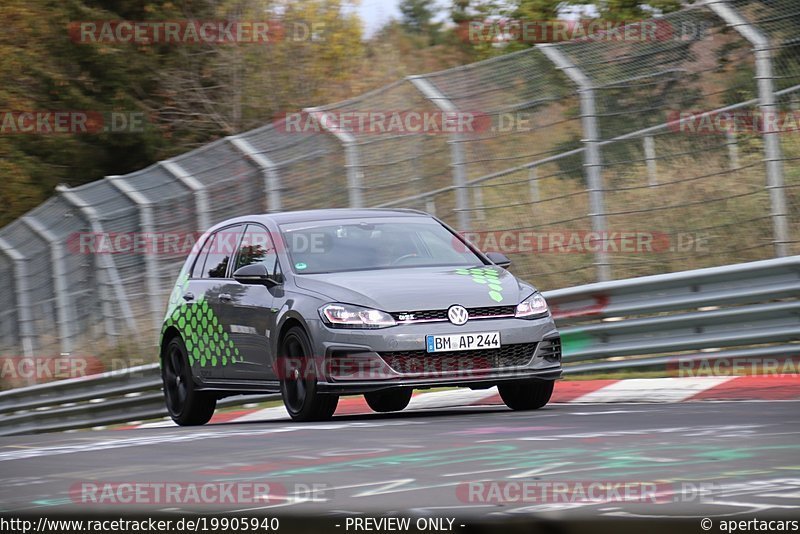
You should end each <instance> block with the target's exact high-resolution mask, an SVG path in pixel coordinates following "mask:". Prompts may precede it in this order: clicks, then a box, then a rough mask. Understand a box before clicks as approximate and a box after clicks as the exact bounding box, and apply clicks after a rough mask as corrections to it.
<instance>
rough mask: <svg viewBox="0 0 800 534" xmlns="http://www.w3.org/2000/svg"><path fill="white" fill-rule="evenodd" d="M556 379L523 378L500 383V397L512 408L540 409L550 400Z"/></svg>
mask: <svg viewBox="0 0 800 534" xmlns="http://www.w3.org/2000/svg"><path fill="white" fill-rule="evenodd" d="M554 384H555V381H554V380H521V381H518V382H510V383H508V384H500V385H498V386H497V389H498V390H499V391H500V398H501V399H503V402H504V403H505V404H506V406H508V407H509V408H511V409H512V410H538V409H539V408H541V407H542V406H544V405H545V404H547V403H548V402H549V401H550V396H551V395H552V394H553V385H554Z"/></svg>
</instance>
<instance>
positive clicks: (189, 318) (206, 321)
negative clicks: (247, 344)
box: [162, 273, 242, 367]
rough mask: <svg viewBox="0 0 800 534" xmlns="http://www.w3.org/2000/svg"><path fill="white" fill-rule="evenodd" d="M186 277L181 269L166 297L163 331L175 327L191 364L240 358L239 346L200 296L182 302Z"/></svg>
mask: <svg viewBox="0 0 800 534" xmlns="http://www.w3.org/2000/svg"><path fill="white" fill-rule="evenodd" d="M188 278H189V277H188V276H187V275H186V274H184V273H182V274H181V276H179V277H178V281H177V283H176V284H175V289H173V291H172V295H171V296H170V299H169V308H168V311H167V317H166V320H165V321H164V331H166V329H167V328H168V327H170V326H174V327H175V328H177V329H178V331H179V332H180V334H181V337H182V338H183V342H184V343H185V344H186V350H187V351H188V353H189V363H190V364H191V365H195V364H199V365H200V366H201V367H206V366H216V365H228V364H233V363H237V362H240V361H242V358H241V357H240V355H239V349H237V348H236V346H234V344H233V340H232V339H231V337H230V335H229V334H228V332H226V331H225V329H224V328H222V323H221V322H220V320H219V318H218V317H217V315H216V314H215V313H214V310H212V309H211V306H209V305H208V302H207V301H206V300H205V299H204V298H203V297H202V296H201V297H200V299H199V300H198V301H197V302H196V303H195V304H188V303H186V302H182V296H183V294H184V292H185V291H186V289H187V286H188V284H189V280H188ZM162 335H163V332H162Z"/></svg>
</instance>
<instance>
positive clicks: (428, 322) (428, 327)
mask: <svg viewBox="0 0 800 534" xmlns="http://www.w3.org/2000/svg"><path fill="white" fill-rule="evenodd" d="M509 265H510V261H509V260H508V258H507V257H506V256H504V255H502V254H499V253H496V252H489V253H487V254H484V253H482V252H481V251H480V250H477V249H476V248H475V247H474V246H473V245H472V244H471V243H469V242H468V241H466V240H464V239H463V238H462V237H461V236H460V235H459V234H458V233H457V232H456V231H455V230H453V229H452V228H450V227H448V226H447V225H446V224H444V223H443V222H442V221H440V220H438V219H437V218H435V217H433V216H431V215H428V214H427V213H423V212H419V211H414V210H376V209H359V210H357V209H336V210H313V211H295V212H284V213H272V214H263V215H252V216H245V217H237V218H234V219H230V220H227V221H225V222H222V223H220V224H218V225H216V226H214V227H213V228H211V229H210V230H209V231H207V232H206V233H205V234H203V236H202V237H201V238H200V239H199V240H198V242H197V245H196V246H195V247H194V250H193V251H192V253H191V254H190V255H189V257H188V258H187V259H186V261H185V263H184V265H183V268H182V270H181V273H180V275H179V278H178V281H177V283H176V284H175V287H174V289H173V291H172V294H171V296H170V300H169V304H168V308H167V314H166V317H165V320H164V324H163V328H162V332H161V344H160V347H161V349H160V352H161V354H160V357H161V369H162V378H163V382H164V396H165V401H166V405H167V408H168V410H169V413H170V415H171V417H172V419H173V420H174V421H175V422H176V423H178V424H180V425H201V424H204V423H206V422H208V420H209V419H210V418H211V416H212V415H213V413H214V410H215V408H216V403H217V401H218V400H219V399H221V398H223V397H226V396H231V395H239V394H264V393H277V392H280V393H281V396H282V398H283V402H284V404H285V406H286V410H287V411H288V412H289V415H290V416H291V417H292V418H293V419H295V420H298V421H319V420H324V419H328V418H330V417H331V416H332V415H333V413H334V411H335V410H336V405H337V403H338V400H339V397H340V396H341V395H353V394H363V395H364V397H365V398H366V402H367V404H368V405H369V407H370V408H371V409H373V410H374V411H376V412H391V411H397V410H402V409H403V408H405V407H406V406H407V405H408V403H409V401H410V399H411V394H412V391H413V390H414V389H427V388H432V387H443V386H444V387H453V386H463V387H469V388H473V389H485V388H490V387H493V386H497V388H498V390H499V392H500V396H501V398H502V399H503V402H505V404H506V405H507V406H508V407H510V408H512V409H514V410H533V409H537V408H541V407H542V406H544V405H545V404H547V402H548V401H549V400H550V395H551V393H552V391H553V384H554V381H555V380H556V379H557V378H559V377H560V376H561V342H560V338H559V335H558V332H557V330H556V327H555V324H554V322H553V318H552V316H551V314H550V310H549V309H548V307H547V303H546V302H545V299H544V298H543V297H542V295H541V294H540V293H539V292H538V291H537V290H536V288H535V287H533V286H532V285H530V284H528V283H526V282H523V281H521V280H519V279H517V278H516V277H515V276H514V275H512V274H511V273H510V272H508V271H507V270H506V268H507V267H508V266H509Z"/></svg>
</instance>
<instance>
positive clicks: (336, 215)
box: [215, 208, 431, 228]
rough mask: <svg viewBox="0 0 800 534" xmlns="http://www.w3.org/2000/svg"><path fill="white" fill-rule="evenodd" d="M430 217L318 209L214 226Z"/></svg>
mask: <svg viewBox="0 0 800 534" xmlns="http://www.w3.org/2000/svg"><path fill="white" fill-rule="evenodd" d="M430 216H431V215H429V214H427V213H425V212H424V211H418V210H412V209H378V208H337V209H319V210H299V211H282V212H278V213H260V214H253V215H244V216H241V217H236V218H233V219H228V220H226V221H225V222H223V223H220V224H218V225H216V226H215V228H216V227H219V226H227V225H229V224H234V223H237V222H245V221H254V222H258V221H262V222H264V221H266V220H271V221H273V222H275V223H277V224H287V223H298V222H312V221H329V220H336V219H359V218H362V217H364V218H367V217H368V218H376V217H430Z"/></svg>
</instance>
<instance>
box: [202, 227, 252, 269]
mask: <svg viewBox="0 0 800 534" xmlns="http://www.w3.org/2000/svg"><path fill="white" fill-rule="evenodd" d="M243 230H244V225H243V224H240V225H236V226H231V227H229V228H223V229H222V230H219V231H218V232H217V233H215V234H214V238H213V240H212V241H211V243H210V247H209V250H208V255H207V256H206V261H205V265H204V267H203V276H202V277H203V278H225V276H226V273H227V270H228V263H230V260H231V257H232V256H233V253H234V252H235V251H236V246H237V245H238V244H239V238H240V237H241V235H242V231H243Z"/></svg>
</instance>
